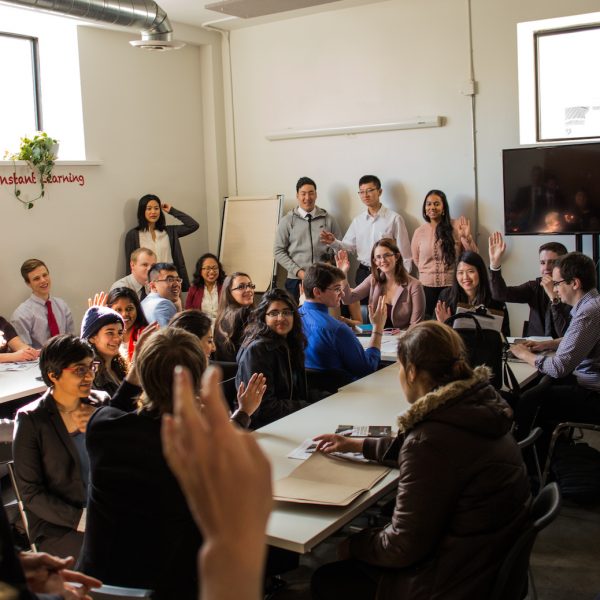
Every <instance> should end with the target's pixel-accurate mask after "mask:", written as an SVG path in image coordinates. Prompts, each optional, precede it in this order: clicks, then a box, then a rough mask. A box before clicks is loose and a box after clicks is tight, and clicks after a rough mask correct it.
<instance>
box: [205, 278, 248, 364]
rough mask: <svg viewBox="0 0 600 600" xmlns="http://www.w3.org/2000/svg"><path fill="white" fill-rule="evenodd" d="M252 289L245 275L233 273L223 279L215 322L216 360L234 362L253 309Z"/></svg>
mask: <svg viewBox="0 0 600 600" xmlns="http://www.w3.org/2000/svg"><path fill="white" fill-rule="evenodd" d="M255 288H256V286H255V285H254V284H253V283H252V280H251V279H250V276H249V275H247V274H246V273H241V272H239V271H236V272H235V273H232V274H231V275H229V276H228V277H226V278H225V281H224V282H223V292H222V294H221V298H220V299H219V312H218V314H217V320H216V321H215V335H214V342H215V346H216V347H217V350H216V352H215V360H218V361H223V362H235V357H236V355H237V353H238V350H239V349H240V346H241V345H242V339H243V337H244V329H245V327H246V324H247V323H248V319H249V317H250V313H251V312H252V308H253V306H254V289H255Z"/></svg>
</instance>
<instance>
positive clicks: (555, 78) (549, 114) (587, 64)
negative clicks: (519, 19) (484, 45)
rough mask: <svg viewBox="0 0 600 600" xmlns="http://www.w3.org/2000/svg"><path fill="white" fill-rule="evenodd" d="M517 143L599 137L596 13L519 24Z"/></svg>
mask: <svg viewBox="0 0 600 600" xmlns="http://www.w3.org/2000/svg"><path fill="white" fill-rule="evenodd" d="M517 36H518V56H519V117H520V139H521V143H522V144H535V143H539V142H556V141H569V140H578V139H579V140H581V139H589V138H598V137H600V75H599V73H600V71H599V69H598V67H599V58H598V57H599V56H600V13H593V14H588V15H576V16H572V17H562V18H559V19H546V20H544V21H532V22H528V23H519V24H518V26H517Z"/></svg>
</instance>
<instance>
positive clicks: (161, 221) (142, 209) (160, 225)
mask: <svg viewBox="0 0 600 600" xmlns="http://www.w3.org/2000/svg"><path fill="white" fill-rule="evenodd" d="M151 200H155V201H156V202H158V208H159V210H160V217H158V221H156V225H155V227H156V229H158V230H159V231H164V229H165V227H166V219H165V213H164V211H163V209H162V202H161V201H160V198H159V197H158V196H156V195H154V194H145V195H144V196H142V197H141V198H140V199H139V201H138V209H137V220H138V226H137V228H138V229H139V230H140V231H144V230H146V229H148V221H146V206H147V204H148V202H150V201H151Z"/></svg>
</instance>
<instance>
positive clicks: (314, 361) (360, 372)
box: [300, 263, 386, 381]
mask: <svg viewBox="0 0 600 600" xmlns="http://www.w3.org/2000/svg"><path fill="white" fill-rule="evenodd" d="M345 279H346V276H345V275H344V272H343V271H341V270H340V269H338V268H336V267H333V266H331V265H328V264H326V263H315V264H314V265H312V266H310V267H309V268H308V269H307V270H306V273H305V274H304V282H303V283H304V294H305V295H306V302H305V303H304V304H303V305H302V307H301V308H300V314H301V315H302V327H303V329H304V334H305V335H306V339H307V341H308V345H307V347H306V351H305V365H306V368H307V369H317V370H319V371H337V372H338V374H343V375H346V376H347V377H348V381H354V380H355V379H360V378H361V377H364V376H365V375H368V374H369V373H373V371H376V370H377V367H378V366H379V361H380V359H381V338H382V335H383V326H384V323H385V318H386V310H385V298H384V297H383V296H382V297H381V298H380V301H379V304H378V305H377V307H371V306H370V307H369V319H370V320H371V323H372V325H373V333H372V335H371V341H370V344H369V347H368V348H367V349H366V350H365V349H363V347H362V346H361V344H360V342H359V341H358V339H357V338H356V335H355V334H354V332H353V331H352V329H350V327H348V325H346V324H345V323H342V322H341V321H338V320H337V319H335V318H334V317H332V316H331V315H330V314H329V311H328V309H329V308H335V307H337V306H339V305H340V300H341V297H342V289H343V285H342V284H343V282H344V280H345Z"/></svg>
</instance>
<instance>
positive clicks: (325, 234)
mask: <svg viewBox="0 0 600 600" xmlns="http://www.w3.org/2000/svg"><path fill="white" fill-rule="evenodd" d="M319 240H320V241H321V243H323V244H333V242H335V235H333V233H331V231H325V230H323V231H321V233H320V234H319Z"/></svg>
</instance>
